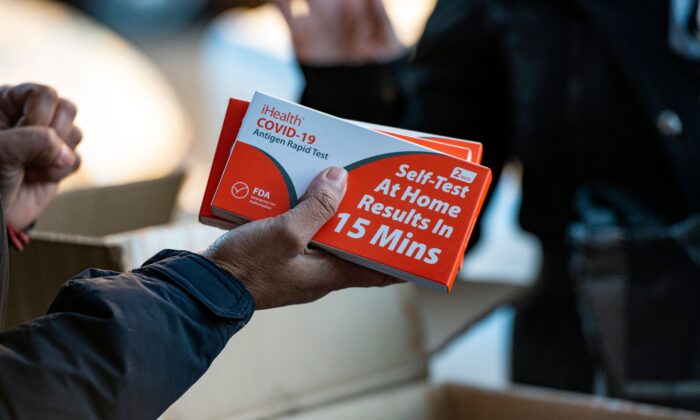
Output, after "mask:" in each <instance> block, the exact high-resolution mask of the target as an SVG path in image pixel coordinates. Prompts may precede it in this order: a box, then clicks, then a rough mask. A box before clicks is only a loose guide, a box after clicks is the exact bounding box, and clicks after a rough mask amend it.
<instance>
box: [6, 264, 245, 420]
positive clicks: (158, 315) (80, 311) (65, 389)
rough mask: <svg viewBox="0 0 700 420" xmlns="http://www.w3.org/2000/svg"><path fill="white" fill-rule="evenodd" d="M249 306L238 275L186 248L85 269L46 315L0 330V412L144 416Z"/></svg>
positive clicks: (183, 384) (182, 385) (191, 375)
mask: <svg viewBox="0 0 700 420" xmlns="http://www.w3.org/2000/svg"><path fill="white" fill-rule="evenodd" d="M254 307H255V304H254V301H253V298H252V296H251V295H250V294H249V293H248V291H247V290H246V289H245V287H243V285H242V284H241V283H240V282H239V281H238V280H236V279H234V278H233V277H231V276H230V275H228V274H227V273H226V272H224V271H223V270H221V269H219V268H218V267H217V266H216V265H214V264H213V263H212V262H210V261H209V260H208V259H206V258H204V257H202V256H200V255H196V254H192V253H188V252H179V251H163V252H161V253H159V254H158V255H156V256H154V257H153V258H151V259H150V260H149V261H148V262H146V264H144V265H143V266H142V267H141V268H139V269H136V270H134V271H132V272H129V273H115V272H108V271H102V270H95V269H90V270H87V271H85V272H83V273H82V274H80V275H79V276H78V277H76V278H74V279H73V280H71V281H69V282H68V283H66V285H65V286H64V287H63V288H62V289H61V291H60V292H59V294H58V296H57V297H56V300H55V301H54V302H53V304H52V305H51V308H50V309H49V312H48V314H47V315H46V316H44V317H41V318H39V319H36V320H34V321H32V322H29V323H26V324H23V325H20V326H19V327H17V328H14V329H12V330H9V331H7V332H5V333H3V334H0V418H3V419H4V418H21V419H54V418H55V419H130V420H134V419H154V418H156V417H158V416H159V415H160V414H162V413H163V411H165V410H166V409H167V408H168V406H169V405H170V404H172V403H173V402H174V401H175V400H176V399H177V398H178V397H180V396H181V395H182V394H183V393H184V392H185V391H186V390H187V389H188V388H189V387H190V386H191V385H192V384H193V383H194V382H195V381H196V380H197V379H198V378H199V377H200V376H202V374H204V372H205V371H206V370H207V368H208V367H209V365H210V364H211V362H212V361H213V360H214V358H215V357H216V356H217V355H218V354H219V352H221V350H222V349H223V348H224V346H225V344H226V342H227V341H228V339H229V338H230V337H231V336H232V335H233V334H234V333H236V332H237V331H238V330H239V329H241V328H242V327H243V326H244V325H245V324H246V322H248V320H249V319H250V317H251V316H252V314H253V311H254Z"/></svg>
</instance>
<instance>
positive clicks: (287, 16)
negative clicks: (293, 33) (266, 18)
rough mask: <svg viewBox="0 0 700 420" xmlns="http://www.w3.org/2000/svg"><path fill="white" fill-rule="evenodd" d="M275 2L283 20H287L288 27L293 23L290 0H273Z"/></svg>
mask: <svg viewBox="0 0 700 420" xmlns="http://www.w3.org/2000/svg"><path fill="white" fill-rule="evenodd" d="M275 4H277V7H278V8H279V9H280V12H282V16H283V17H284V20H285V21H287V25H289V26H290V27H291V26H292V25H293V24H294V15H293V14H292V5H291V0H275Z"/></svg>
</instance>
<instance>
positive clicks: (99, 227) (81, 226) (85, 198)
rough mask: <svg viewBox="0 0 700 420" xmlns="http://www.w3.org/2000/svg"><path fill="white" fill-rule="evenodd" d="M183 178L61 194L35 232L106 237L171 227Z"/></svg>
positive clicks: (42, 218)
mask: <svg viewBox="0 0 700 420" xmlns="http://www.w3.org/2000/svg"><path fill="white" fill-rule="evenodd" d="M183 177H184V175H183V173H182V172H175V173H173V174H172V175H169V176H166V177H163V178H159V179H154V180H149V181H142V182H134V183H131V184H123V185H112V186H107V187H98V188H86V189H80V190H75V191H68V192H65V193H62V194H59V195H58V196H57V197H56V198H55V199H54V200H53V201H52V202H51V204H50V205H49V207H48V208H47V209H46V211H45V212H44V213H43V214H42V215H41V218H39V220H37V224H36V227H35V229H36V230H37V231H43V232H60V233H68V234H73V235H85V236H104V235H110V234H113V233H119V232H126V231H129V230H134V229H140V228H144V227H147V226H155V225H161V224H164V223H168V222H169V221H170V220H171V217H172V214H173V210H174V209H175V200H176V199H177V195H178V192H179V191H180V186H181V184H182V180H183Z"/></svg>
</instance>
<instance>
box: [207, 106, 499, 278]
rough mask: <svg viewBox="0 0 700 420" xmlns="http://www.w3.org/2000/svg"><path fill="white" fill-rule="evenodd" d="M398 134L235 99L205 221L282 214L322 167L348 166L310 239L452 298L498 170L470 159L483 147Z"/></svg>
mask: <svg viewBox="0 0 700 420" xmlns="http://www.w3.org/2000/svg"><path fill="white" fill-rule="evenodd" d="M398 131H399V130H395V129H392V128H388V127H383V128H381V129H377V128H376V127H366V126H362V125H361V124H360V123H354V122H350V121H345V120H342V119H340V118H336V117H333V116H330V115H328V114H324V113H321V112H318V111H315V110H312V109H310V108H306V107H303V106H301V105H297V104H294V103H290V102H287V101H284V100H281V99H278V98H274V97H271V96H268V95H265V94H262V93H256V94H255V96H254V98H253V100H252V101H251V102H250V104H248V103H246V102H245V101H238V100H234V99H232V100H231V101H230V103H229V109H228V111H227V115H226V119H225V121H224V126H223V129H222V133H221V138H220V140H219V145H218V147H217V151H216V156H215V158H214V163H213V165H212V170H211V173H210V179H209V183H208V185H207V190H206V192H205V197H204V200H203V203H202V208H201V211H200V220H201V221H202V222H203V223H206V224H210V225H214V226H219V227H223V228H228V227H230V226H231V222H234V223H244V222H247V221H250V220H257V219H262V218H266V217H272V216H276V215H278V214H281V213H283V212H285V211H286V210H288V209H289V208H291V207H293V206H294V205H295V204H296V203H297V202H298V200H299V198H300V197H301V195H302V194H303V192H304V191H305V190H306V188H307V186H308V185H309V183H310V182H311V180H312V179H313V178H314V177H315V176H316V175H317V174H318V173H319V172H320V171H321V170H323V169H324V168H327V167H329V166H341V167H344V168H345V169H346V170H347V171H348V189H347V193H346V195H345V198H344V200H343V202H342V203H341V204H340V207H339V209H338V211H337V213H336V214H335V216H334V217H333V218H332V219H331V220H330V221H329V222H328V223H327V224H326V225H325V226H324V227H322V228H321V230H320V231H319V232H318V233H317V234H316V235H315V236H314V238H313V241H312V243H313V244H314V245H315V246H318V247H320V248H322V249H325V250H326V251H328V252H330V253H333V254H335V255H337V256H339V257H341V258H344V259H346V260H349V261H352V262H354V263H357V264H359V265H362V266H365V267H369V268H371V269H374V270H378V271H381V272H384V273H386V274H389V275H392V276H394V277H397V278H401V279H404V280H408V281H412V282H415V283H418V284H420V285H423V286H427V287H431V288H433V289H436V290H440V291H443V292H448V291H449V290H450V289H451V287H452V284H453V282H454V279H455V277H456V274H457V272H458V270H459V269H460V268H461V263H462V259H463V256H464V252H465V249H466V246H467V242H468V240H469V236H470V235H471V232H472V230H473V228H474V225H475V222H476V219H477V218H478V215H479V212H480V210H481V206H482V204H483V201H484V198H485V196H486V193H487V190H488V187H489V184H490V182H491V171H490V170H489V169H488V168H486V167H483V166H481V165H479V164H477V163H474V162H473V161H471V160H476V159H479V160H480V158H481V151H480V145H479V146H478V147H477V146H476V145H478V143H474V142H470V144H469V147H463V145H462V143H454V142H453V143H452V144H451V142H450V141H440V139H444V138H439V137H437V136H435V137H437V138H434V139H430V140H426V139H421V138H418V137H417V136H413V135H411V134H409V133H414V132H405V131H403V132H401V133H399V132H398ZM385 132H386V133H391V135H388V134H384V133H385ZM418 134H422V133H418ZM426 136H428V135H426ZM430 137H433V136H430ZM448 140H453V141H459V140H456V139H448ZM426 146H428V147H426ZM447 146H451V147H447ZM477 149H478V152H475V150H477Z"/></svg>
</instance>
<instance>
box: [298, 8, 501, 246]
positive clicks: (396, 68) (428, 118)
mask: <svg viewBox="0 0 700 420" xmlns="http://www.w3.org/2000/svg"><path fill="white" fill-rule="evenodd" d="M499 3H500V2H493V1H486V0H440V1H438V4H437V6H436V9H435V11H434V12H433V15H432V16H431V17H430V19H429V21H428V23H427V25H426V29H425V32H424V34H423V36H422V38H421V40H420V42H419V43H418V46H417V48H416V51H415V53H414V54H413V55H412V57H406V58H405V59H402V60H397V61H394V62H391V63H385V64H372V65H368V66H361V67H349V66H336V67H318V66H302V71H303V72H304V76H305V78H306V89H305V91H304V93H303V96H302V102H303V103H304V104H305V105H308V106H310V107H313V108H317V109H320V110H323V111H325V112H329V113H332V114H335V115H338V116H340V117H344V118H351V119H356V120H363V121H368V122H373V123H379V124H387V125H392V126H397V127H401V128H407V129H413V130H419V131H426V132H430V133H434V134H440V135H446V136H453V137H457V138H464V139H470V140H475V141H479V142H481V143H483V144H484V161H483V164H484V165H486V166H488V167H489V168H491V169H492V171H493V175H494V181H493V184H492V185H493V186H495V185H496V184H497V182H498V178H499V177H500V173H501V169H502V168H503V165H504V163H505V161H506V159H507V158H508V157H509V156H510V155H512V154H513V152H514V151H513V145H512V141H511V139H512V138H513V133H512V131H513V129H512V121H513V118H512V116H511V115H510V111H511V108H512V107H511V106H510V95H509V92H508V89H509V81H508V74H507V71H506V69H507V63H506V59H505V58H504V54H503V50H504V45H505V43H506V42H507V40H504V33H505V22H503V18H502V12H501V11H500V10H499V7H500V6H499ZM474 236H475V237H476V236H478V232H475V235H474ZM472 242H474V241H472Z"/></svg>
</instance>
